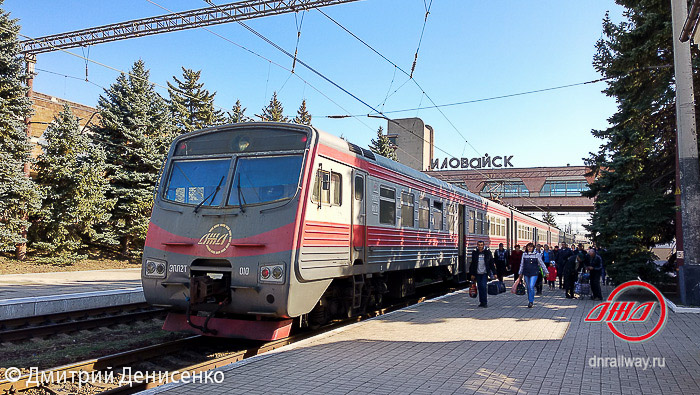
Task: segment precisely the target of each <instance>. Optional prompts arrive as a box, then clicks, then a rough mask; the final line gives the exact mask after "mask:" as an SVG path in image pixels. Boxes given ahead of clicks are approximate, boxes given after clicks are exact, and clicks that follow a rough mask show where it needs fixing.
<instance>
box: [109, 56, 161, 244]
mask: <svg viewBox="0 0 700 395" xmlns="http://www.w3.org/2000/svg"><path fill="white" fill-rule="evenodd" d="M148 76H149V72H148V70H146V68H145V65H144V63H143V61H141V60H139V61H137V62H136V63H134V66H133V68H132V69H131V72H130V73H129V75H125V74H122V75H120V76H119V77H118V78H117V81H116V82H115V83H114V84H112V86H110V87H109V89H107V90H105V94H104V95H103V96H100V98H99V100H98V105H97V107H98V110H99V112H100V117H101V126H100V127H98V128H96V129H95V140H96V141H98V142H99V143H100V145H101V146H102V148H103V149H104V151H105V154H106V158H105V162H106V164H107V172H106V176H107V179H108V180H109V182H110V185H109V189H108V193H107V197H108V198H109V199H116V203H115V205H114V208H113V209H112V212H111V215H112V218H111V222H112V224H113V230H114V233H115V235H116V237H117V238H118V239H119V242H120V244H121V253H122V254H123V255H124V256H127V255H128V254H130V253H131V254H133V253H134V252H136V253H138V252H140V251H141V249H142V247H143V242H144V240H145V236H146V231H147V229H148V220H149V216H150V213H151V207H152V204H153V189H154V187H155V185H156V182H157V179H158V174H159V170H160V168H161V166H162V164H163V161H164V160H165V155H166V153H167V149H168V146H169V144H170V142H171V141H172V139H173V137H174V130H173V126H172V118H171V116H170V111H169V109H168V106H167V103H166V102H165V100H164V99H163V98H162V97H161V96H160V95H158V93H156V92H155V90H154V86H153V84H151V83H150V82H148Z"/></svg>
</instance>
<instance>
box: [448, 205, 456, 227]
mask: <svg viewBox="0 0 700 395" xmlns="http://www.w3.org/2000/svg"><path fill="white" fill-rule="evenodd" d="M456 211H457V206H455V205H454V204H452V205H450V206H448V207H447V230H448V231H449V232H450V233H455V229H456V228H457V223H456V220H457V216H456V215H455V214H456Z"/></svg>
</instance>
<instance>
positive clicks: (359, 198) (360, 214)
mask: <svg viewBox="0 0 700 395" xmlns="http://www.w3.org/2000/svg"><path fill="white" fill-rule="evenodd" d="M366 185H367V173H365V172H364V171H360V170H354V171H353V173H352V215H351V216H352V227H351V232H352V234H351V242H350V244H351V245H350V256H351V260H352V262H353V264H355V263H357V262H365V261H366V257H365V253H366V248H365V245H366V237H367V236H366V235H367V232H366V231H367V207H366V202H367V196H366V189H367V188H366Z"/></svg>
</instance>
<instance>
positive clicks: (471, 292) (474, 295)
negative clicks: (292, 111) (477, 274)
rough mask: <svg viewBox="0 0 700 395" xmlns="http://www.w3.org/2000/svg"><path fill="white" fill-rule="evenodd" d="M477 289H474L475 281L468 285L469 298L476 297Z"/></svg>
mask: <svg viewBox="0 0 700 395" xmlns="http://www.w3.org/2000/svg"><path fill="white" fill-rule="evenodd" d="M477 293H478V291H477V289H476V283H473V284H472V286H471V287H469V297H470V298H476V295H477Z"/></svg>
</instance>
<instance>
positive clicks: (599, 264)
mask: <svg viewBox="0 0 700 395" xmlns="http://www.w3.org/2000/svg"><path fill="white" fill-rule="evenodd" d="M587 264H588V267H587V269H588V271H589V272H590V273H591V293H592V295H591V300H603V292H602V290H601V289H600V274H601V271H602V270H603V258H601V257H600V255H598V254H597V253H596V250H595V249H594V248H591V249H589V250H588V262H587Z"/></svg>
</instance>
